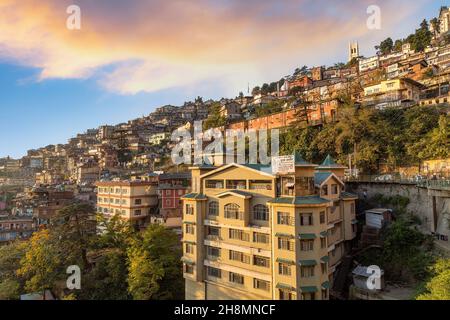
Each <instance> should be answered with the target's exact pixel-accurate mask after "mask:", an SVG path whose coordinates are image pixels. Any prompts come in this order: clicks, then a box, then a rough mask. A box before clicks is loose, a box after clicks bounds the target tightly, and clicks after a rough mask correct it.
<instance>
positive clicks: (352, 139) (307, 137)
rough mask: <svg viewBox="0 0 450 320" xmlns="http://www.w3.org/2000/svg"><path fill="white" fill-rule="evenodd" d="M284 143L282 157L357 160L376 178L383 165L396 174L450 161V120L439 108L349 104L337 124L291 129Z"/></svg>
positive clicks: (363, 168)
mask: <svg viewBox="0 0 450 320" xmlns="http://www.w3.org/2000/svg"><path fill="white" fill-rule="evenodd" d="M281 139H282V140H281V143H280V149H281V152H282V153H285V154H288V153H292V152H293V150H299V151H301V153H302V155H303V156H304V157H305V159H306V160H308V161H312V162H316V163H317V162H318V161H321V160H323V159H324V158H325V156H326V155H327V154H331V155H332V156H334V157H335V158H336V159H338V160H339V161H341V162H342V163H345V162H346V161H348V155H349V154H351V155H354V158H353V159H354V161H355V159H356V166H357V167H358V168H359V169H360V170H362V172H363V173H372V172H377V171H378V168H379V164H380V163H381V162H383V163H387V164H388V165H389V166H391V167H392V168H395V167H396V166H401V165H402V166H403V165H405V166H407V165H417V164H418V163H419V162H420V161H422V160H427V159H438V158H448V156H449V153H448V152H449V147H448V141H449V116H448V115H445V114H444V111H443V108H442V107H439V106H435V107H430V106H415V107H411V108H409V109H386V110H383V111H377V110H373V109H368V108H357V107H355V106H354V105H353V104H352V103H351V102H349V101H348V102H347V103H345V104H344V105H343V106H342V107H341V108H340V109H339V112H338V121H337V122H331V123H327V124H325V125H323V126H321V127H315V128H306V122H305V121H303V123H297V124H296V125H294V126H292V127H290V128H288V129H286V130H285V131H284V132H283V134H282V136H281ZM354 163H355V162H354Z"/></svg>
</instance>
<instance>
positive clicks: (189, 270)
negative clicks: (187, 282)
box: [184, 264, 194, 274]
mask: <svg viewBox="0 0 450 320" xmlns="http://www.w3.org/2000/svg"><path fill="white" fill-rule="evenodd" d="M184 273H189V274H193V273H194V266H191V265H189V264H185V265H184Z"/></svg>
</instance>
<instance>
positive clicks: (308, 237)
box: [298, 233, 316, 240]
mask: <svg viewBox="0 0 450 320" xmlns="http://www.w3.org/2000/svg"><path fill="white" fill-rule="evenodd" d="M298 236H299V237H300V239H301V240H312V239H315V238H316V235H315V234H314V233H300V234H299V235H298Z"/></svg>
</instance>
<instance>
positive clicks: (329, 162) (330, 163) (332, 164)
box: [318, 155, 347, 169]
mask: <svg viewBox="0 0 450 320" xmlns="http://www.w3.org/2000/svg"><path fill="white" fill-rule="evenodd" d="M318 168H319V169H326V168H347V167H346V166H343V165H341V164H338V163H336V161H334V159H333V157H332V156H330V155H327V157H326V158H325V160H324V161H323V162H322V164H321V165H320V166H319V167H318Z"/></svg>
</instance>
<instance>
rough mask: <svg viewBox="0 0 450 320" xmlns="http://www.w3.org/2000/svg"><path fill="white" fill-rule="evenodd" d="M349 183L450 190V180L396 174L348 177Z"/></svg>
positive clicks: (346, 179)
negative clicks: (387, 184) (408, 185)
mask: <svg viewBox="0 0 450 320" xmlns="http://www.w3.org/2000/svg"><path fill="white" fill-rule="evenodd" d="M345 181H347V182H374V183H393V184H410V185H416V186H418V187H421V188H429V189H439V190H450V179H429V178H426V179H419V178H417V177H407V176H399V175H394V174H384V175H360V176H358V177H346V178H345Z"/></svg>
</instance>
